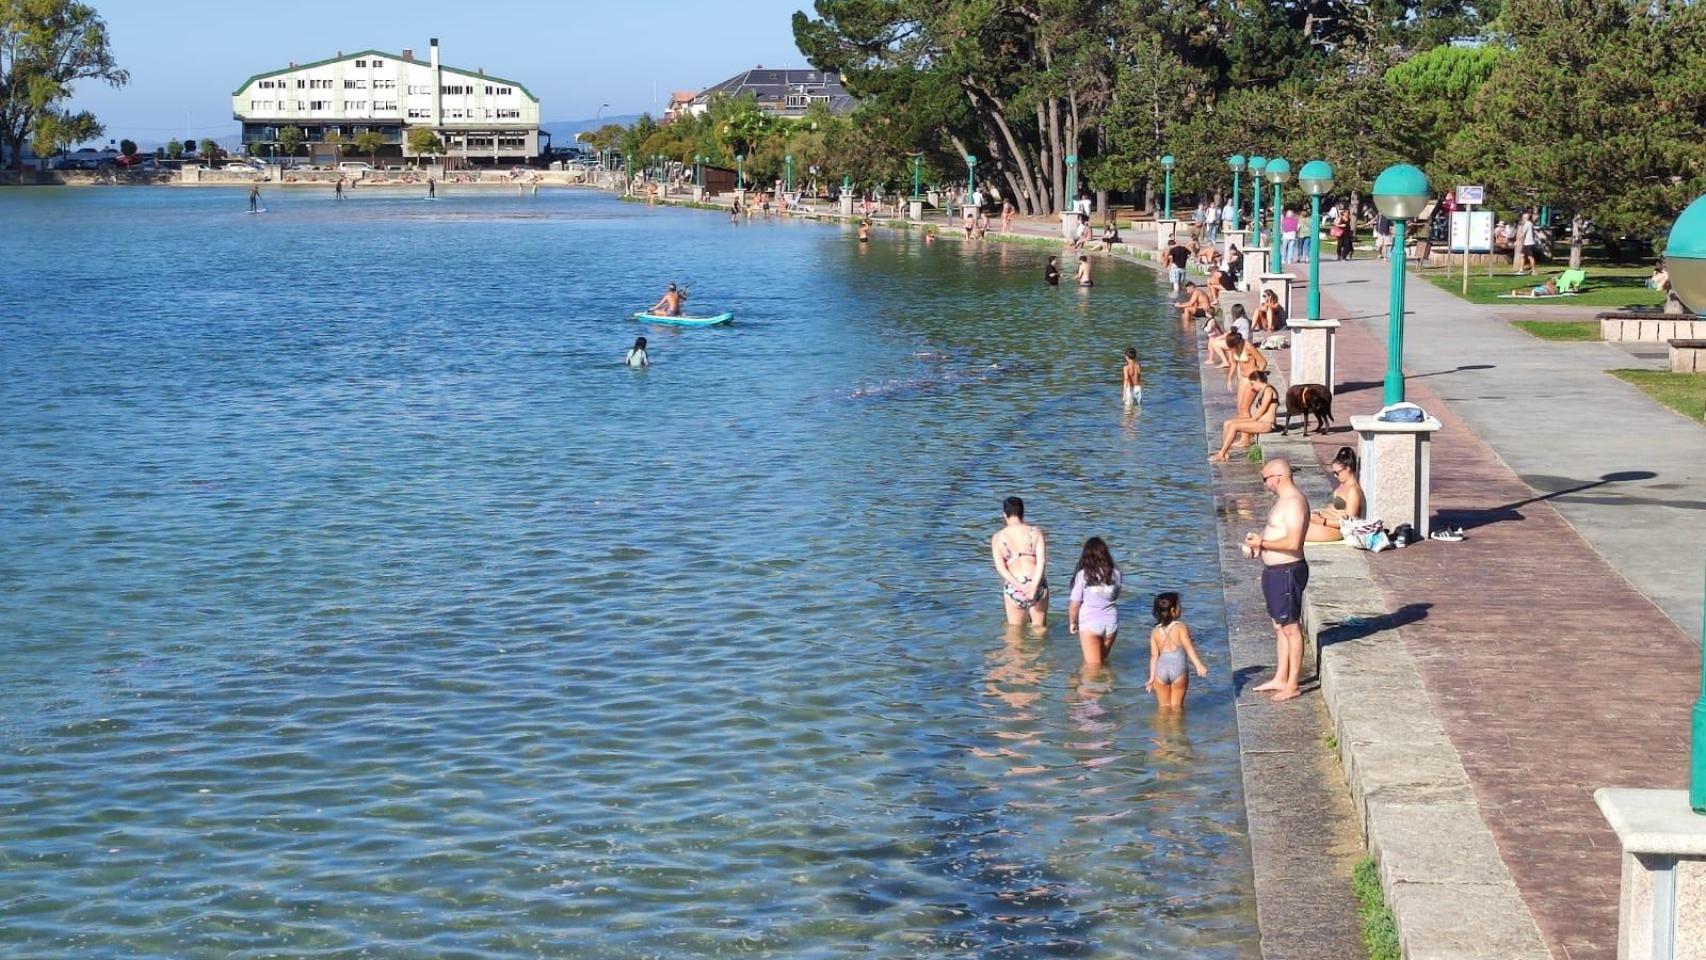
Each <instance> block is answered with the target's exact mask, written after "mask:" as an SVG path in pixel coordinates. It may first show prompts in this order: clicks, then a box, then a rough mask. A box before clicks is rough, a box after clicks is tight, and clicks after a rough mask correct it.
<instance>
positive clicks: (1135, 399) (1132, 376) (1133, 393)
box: [1120, 347, 1143, 407]
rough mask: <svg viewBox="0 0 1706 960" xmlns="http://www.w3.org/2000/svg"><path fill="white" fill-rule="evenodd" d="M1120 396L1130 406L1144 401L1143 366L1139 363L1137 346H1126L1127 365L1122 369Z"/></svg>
mask: <svg viewBox="0 0 1706 960" xmlns="http://www.w3.org/2000/svg"><path fill="white" fill-rule="evenodd" d="M1120 396H1121V397H1123V398H1124V399H1125V405H1126V406H1128V407H1134V406H1138V405H1140V404H1142V403H1143V368H1142V367H1140V366H1138V364H1137V348H1136V347H1126V348H1125V366H1124V367H1123V368H1121V369H1120Z"/></svg>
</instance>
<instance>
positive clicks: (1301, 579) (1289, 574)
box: [1262, 560, 1309, 627]
mask: <svg viewBox="0 0 1706 960" xmlns="http://www.w3.org/2000/svg"><path fill="white" fill-rule="evenodd" d="M1307 586H1309V563H1308V561H1305V560H1293V561H1292V562H1290V563H1281V564H1278V565H1276V566H1272V567H1263V568H1262V599H1264V600H1266V601H1267V602H1268V619H1270V620H1272V621H1273V622H1274V623H1276V624H1278V625H1279V626H1282V627H1283V626H1286V625H1287V624H1292V623H1296V622H1298V621H1299V620H1302V619H1303V588H1305V587H1307Z"/></svg>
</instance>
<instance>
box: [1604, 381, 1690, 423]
mask: <svg viewBox="0 0 1706 960" xmlns="http://www.w3.org/2000/svg"><path fill="white" fill-rule="evenodd" d="M1611 373H1612V375H1613V376H1616V377H1619V378H1621V379H1623V380H1627V381H1629V382H1630V383H1632V384H1634V385H1635V386H1637V387H1640V388H1641V392H1642V393H1645V394H1646V395H1647V396H1649V397H1652V398H1653V399H1654V400H1657V401H1658V402H1660V403H1662V404H1664V405H1665V406H1667V407H1669V408H1671V409H1672V410H1675V411H1676V412H1677V413H1680V414H1682V415H1683V416H1685V417H1687V418H1688V419H1690V420H1695V421H1698V420H1700V418H1701V413H1702V411H1706V373H1671V372H1670V371H1668V370H1613V371H1611Z"/></svg>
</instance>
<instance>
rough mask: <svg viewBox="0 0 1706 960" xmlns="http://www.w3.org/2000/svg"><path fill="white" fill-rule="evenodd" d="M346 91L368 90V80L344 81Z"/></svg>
mask: <svg viewBox="0 0 1706 960" xmlns="http://www.w3.org/2000/svg"><path fill="white" fill-rule="evenodd" d="M344 89H345V90H366V89H367V81H366V80H345V81H344Z"/></svg>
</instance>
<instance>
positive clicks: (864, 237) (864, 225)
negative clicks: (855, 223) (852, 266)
mask: <svg viewBox="0 0 1706 960" xmlns="http://www.w3.org/2000/svg"><path fill="white" fill-rule="evenodd" d="M859 242H860V243H870V242H871V221H869V220H861V221H859Z"/></svg>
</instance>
